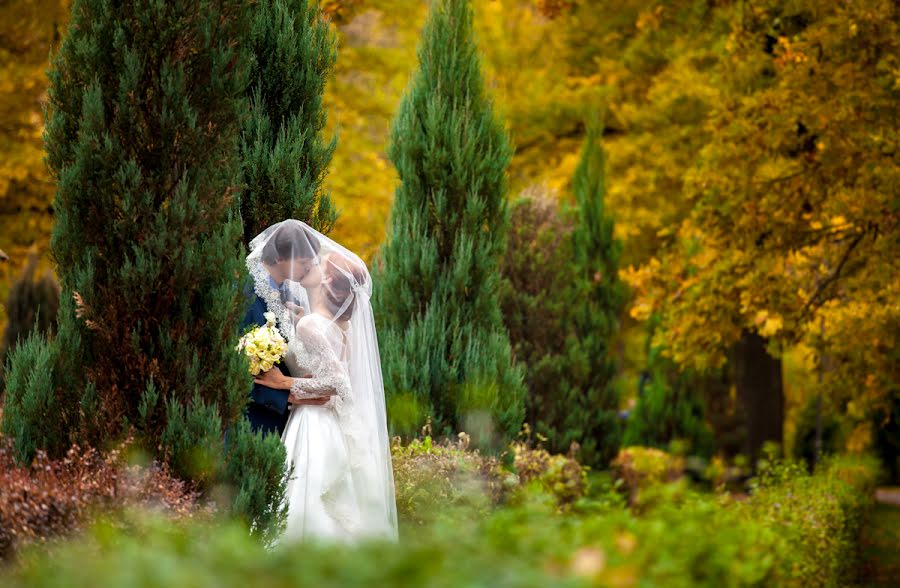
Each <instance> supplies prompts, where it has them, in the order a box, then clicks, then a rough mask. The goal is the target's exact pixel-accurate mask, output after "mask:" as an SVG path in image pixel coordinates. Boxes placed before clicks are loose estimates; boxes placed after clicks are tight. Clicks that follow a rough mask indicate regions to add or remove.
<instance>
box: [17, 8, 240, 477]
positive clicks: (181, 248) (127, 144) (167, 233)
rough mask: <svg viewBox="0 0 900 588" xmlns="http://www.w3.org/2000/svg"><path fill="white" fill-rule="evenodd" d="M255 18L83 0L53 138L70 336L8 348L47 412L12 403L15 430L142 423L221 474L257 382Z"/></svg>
mask: <svg viewBox="0 0 900 588" xmlns="http://www.w3.org/2000/svg"><path fill="white" fill-rule="evenodd" d="M246 19H247V10H246V6H245V3H244V2H242V1H239V0H208V1H193V0H192V1H187V0H173V1H170V2H149V3H147V2H112V1H109V0H78V1H76V2H75V3H74V5H73V14H72V19H71V21H70V26H69V31H68V34H67V36H66V38H65V41H64V42H63V44H62V46H61V48H60V50H59V52H58V53H57V54H56V55H55V56H54V57H53V59H52V68H51V70H50V83H51V87H50V91H49V104H48V113H47V115H48V120H47V127H46V136H45V142H46V148H47V159H48V163H49V167H50V169H51V171H52V173H53V175H54V176H55V179H56V180H57V183H58V189H57V194H56V200H55V203H54V210H55V211H56V215H57V218H56V224H55V226H54V229H53V236H52V252H53V256H54V258H55V261H56V263H57V266H58V274H59V277H60V283H61V288H62V297H61V306H60V313H59V331H58V334H57V336H56V337H55V338H54V339H53V341H52V343H50V344H44V346H45V347H46V349H44V350H43V351H41V350H40V349H32V347H40V346H41V345H40V343H41V341H40V340H33V341H32V344H31V345H29V346H26V347H25V348H24V349H23V350H22V353H21V354H16V355H17V356H20V357H15V356H14V357H13V361H12V362H11V364H12V374H11V375H10V381H11V382H12V381H16V382H23V384H22V385H18V384H17V385H14V386H13V385H11V386H10V387H9V389H8V394H9V395H10V396H15V397H18V398H20V399H21V400H24V399H27V398H32V400H30V401H29V405H31V406H36V405H40V404H41V403H42V402H43V403H45V404H46V405H47V406H49V407H50V409H49V411H48V412H47V413H46V414H45V416H44V418H43V421H42V422H39V423H36V422H33V421H34V419H32V420H31V421H27V422H24V424H23V423H19V422H16V420H17V419H18V418H19V416H18V415H20V413H17V412H16V411H13V414H6V413H5V414H4V421H7V420H8V419H9V420H10V422H9V423H7V422H4V428H5V429H7V430H8V429H11V430H22V429H23V426H24V427H29V426H30V427H37V426H39V427H45V428H46V427H53V428H56V429H57V430H56V431H55V432H53V434H52V435H51V434H50V433H49V432H44V433H42V435H43V436H44V437H46V438H48V439H49V440H48V441H47V442H46V443H36V444H35V445H36V446H38V447H40V446H43V447H44V448H45V449H48V450H50V451H51V452H53V453H60V452H62V451H64V450H65V448H66V445H67V444H68V442H71V441H73V440H77V441H79V442H85V441H86V442H89V443H91V444H93V445H99V446H104V445H106V444H108V443H109V442H111V441H114V440H116V439H117V438H119V437H121V436H122V435H124V434H125V433H126V431H128V430H134V432H135V433H136V435H137V438H138V440H139V442H140V443H141V444H142V445H143V448H144V449H145V450H146V451H147V452H148V453H149V454H150V455H151V456H158V457H163V458H165V459H167V460H168V461H169V463H170V464H172V465H173V466H174V467H175V469H176V473H177V474H178V475H180V476H182V477H185V478H189V479H193V480H194V481H197V482H200V483H201V484H202V483H204V482H208V481H209V480H210V479H211V478H212V474H210V473H209V472H210V470H216V469H217V468H218V467H219V466H217V465H216V464H219V463H221V457H220V453H221V451H222V447H221V443H222V430H223V425H224V424H228V423H230V422H233V421H234V420H235V419H236V418H237V417H238V416H239V415H240V414H241V411H242V409H243V406H244V403H245V400H246V393H247V387H248V375H247V371H246V362H245V360H244V359H243V358H242V357H241V356H240V355H239V354H237V353H235V351H234V344H235V341H236V340H237V335H238V333H237V328H238V324H239V323H240V320H241V317H242V315H243V312H244V303H245V302H244V298H243V294H242V288H241V281H242V279H241V275H242V272H243V269H242V268H243V259H242V258H243V255H242V251H241V247H240V239H241V225H240V222H239V220H238V215H237V208H236V205H237V203H236V201H235V200H236V190H235V186H236V185H237V183H238V180H239V175H240V165H239V164H240V160H239V157H238V154H239V150H238V141H239V138H240V125H241V121H242V116H243V114H244V113H245V112H246V110H247V101H246V74H247V69H248V63H249V58H248V56H247V54H246V52H245V51H244V49H243V48H242V45H243V43H242V37H243V36H245V35H246V31H247V20H246ZM26 354H30V355H31V356H33V358H34V359H31V360H28V358H27V357H25V355H26ZM45 356H46V357H45ZM36 359H40V360H41V361H40V362H38V361H35V360H36ZM26 360H27V361H26ZM37 369H41V370H44V372H43V374H41V375H40V377H39V376H38V375H37V374H32V375H31V376H29V375H28V374H20V373H17V372H18V371H20V370H32V371H34V370H37ZM51 374H52V380H53V386H46V385H43V384H45V383H46V380H45V378H47V377H49V376H50V375H51ZM38 380H40V381H41V382H42V383H43V384H42V385H40V386H38V385H37V384H32V383H33V382H37V381H38ZM37 394H40V395H43V396H42V398H40V399H39V400H40V402H38V401H36V400H34V399H33V397H34V396H35V395H37ZM15 402H19V400H15V401H14V403H15ZM25 416H27V414H26V415H25ZM32 438H36V435H32ZM24 457H26V458H27V455H26V456H24Z"/></svg>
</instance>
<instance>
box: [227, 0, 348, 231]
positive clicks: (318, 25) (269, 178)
mask: <svg viewBox="0 0 900 588" xmlns="http://www.w3.org/2000/svg"><path fill="white" fill-rule="evenodd" d="M248 45H249V49H250V50H251V51H252V52H253V54H254V55H255V60H254V62H253V65H252V68H251V71H250V85H249V86H248V92H249V96H250V116H249V117H248V118H247V119H246V121H245V124H244V128H243V133H244V134H243V139H242V142H241V160H242V166H243V170H242V171H243V180H244V184H245V185H244V188H243V192H242V196H241V219H242V222H243V230H244V241H245V242H249V241H250V240H251V239H252V238H253V237H255V236H256V235H258V234H259V233H261V232H262V230H263V229H265V228H266V227H268V226H271V225H273V224H275V223H276V222H279V221H282V220H284V219H286V218H295V219H298V220H302V221H305V222H308V223H309V224H311V225H312V226H314V227H315V228H317V229H319V230H320V231H323V232H328V231H329V230H330V229H331V228H332V227H333V226H334V223H335V220H336V219H337V212H336V210H335V208H334V206H333V204H332V202H331V199H330V198H329V195H328V193H327V192H326V191H325V189H324V188H323V187H322V183H323V181H324V179H325V175H326V173H327V168H328V163H329V162H330V161H331V155H332V153H333V152H334V148H335V145H336V142H335V140H334V139H332V140H330V141H326V140H325V139H324V138H323V136H322V130H323V129H324V128H325V119H326V116H325V110H324V108H323V106H322V93H323V91H324V89H325V81H326V78H327V76H328V74H329V73H330V72H331V70H332V69H333V67H334V62H335V55H336V53H335V38H334V34H333V33H332V31H331V28H330V27H329V26H328V23H327V22H326V21H325V20H324V19H323V17H322V14H321V12H320V10H319V7H318V5H317V4H316V3H315V2H310V1H308V0H260V2H258V3H256V4H255V6H254V10H253V17H252V26H251V28H250V35H249V43H248Z"/></svg>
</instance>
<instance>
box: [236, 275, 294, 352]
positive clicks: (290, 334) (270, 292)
mask: <svg viewBox="0 0 900 588" xmlns="http://www.w3.org/2000/svg"><path fill="white" fill-rule="evenodd" d="M247 270H249V272H250V277H251V278H253V291H254V292H256V295H257V296H258V297H259V298H260V299H262V301H263V302H265V303H266V308H267V309H268V310H269V312H271V313H272V314H274V315H275V322H276V324H277V325H278V330H279V331H280V332H281V336H282V337H284V339H285V341H291V340H293V339H294V323H293V321H292V320H291V313H290V311H289V310H288V309H287V307H286V306H285V305H284V302H282V300H281V295H280V294H279V293H278V290H276V289H275V288H273V287H272V286H270V285H269V272H268V271H266V268H265V266H263V264H262V259H260V258H258V257H248V258H247ZM288 287H290V285H289V286H288Z"/></svg>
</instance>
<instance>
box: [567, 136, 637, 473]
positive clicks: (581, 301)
mask: <svg viewBox="0 0 900 588" xmlns="http://www.w3.org/2000/svg"><path fill="white" fill-rule="evenodd" d="M599 135H600V133H599V128H598V126H597V125H596V124H592V125H590V126H589V129H588V134H587V137H586V139H585V143H584V147H583V149H582V152H581V159H580V161H579V163H578V167H577V168H576V169H575V176H574V177H573V179H572V189H573V191H574V193H575V203H576V218H577V220H576V223H575V229H574V231H573V232H572V246H573V250H574V263H575V268H576V272H577V277H576V281H575V285H576V289H577V291H576V293H575V306H574V310H575V312H574V316H573V317H572V327H573V328H572V333H573V334H574V339H572V340H571V341H570V345H569V349H568V350H567V355H568V357H569V362H570V363H571V365H572V367H571V368H570V369H571V376H570V380H571V381H572V386H571V388H570V389H569V390H568V391H567V392H566V394H565V395H564V398H565V399H566V401H565V402H566V404H567V405H568V406H564V407H563V411H564V417H563V418H562V419H561V423H562V426H561V428H560V431H564V432H565V433H564V435H565V436H567V437H571V438H572V440H576V439H579V438H580V439H583V441H581V443H582V454H583V458H584V459H585V461H588V462H590V463H598V464H599V463H603V464H605V462H606V461H608V460H609V459H611V458H612V457H613V456H614V455H615V453H616V451H617V449H618V445H619V441H620V439H621V426H620V423H619V418H618V409H619V395H618V392H617V390H616V388H615V386H614V382H613V379H614V378H615V376H616V373H617V366H616V362H615V360H614V358H613V352H612V347H613V341H614V340H615V338H616V336H617V334H618V330H619V320H620V317H621V316H622V312H623V310H624V307H625V302H626V297H627V292H626V289H625V285H624V284H623V283H622V282H621V281H620V280H619V258H620V256H621V254H622V243H621V242H620V241H619V240H618V239H616V237H615V235H614V234H613V230H614V226H615V223H614V221H613V218H612V216H611V215H610V214H609V212H608V211H607V210H606V202H605V198H606V157H605V155H604V152H603V148H602V146H601V145H600V141H599Z"/></svg>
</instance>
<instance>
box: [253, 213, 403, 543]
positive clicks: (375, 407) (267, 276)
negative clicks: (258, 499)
mask: <svg viewBox="0 0 900 588" xmlns="http://www.w3.org/2000/svg"><path fill="white" fill-rule="evenodd" d="M250 249H251V252H250V255H249V256H248V257H247V266H248V268H249V269H250V274H251V276H253V279H254V287H255V289H256V291H257V294H258V295H260V296H261V297H262V298H263V300H265V302H266V305H267V307H268V310H269V311H270V312H273V313H274V314H275V316H276V319H277V322H278V326H279V329H280V331H281V332H282V335H283V336H284V337H285V339H286V340H287V342H288V351H287V357H286V359H285V363H286V364H287V368H288V371H289V372H290V374H291V376H287V375H284V374H283V373H282V372H281V371H279V370H278V369H272V370H269V371H268V372H265V373H264V374H260V375H259V377H258V378H257V379H256V383H258V384H263V385H265V386H268V387H270V388H275V389H280V390H289V391H290V401H291V403H292V408H291V413H290V416H289V417H288V422H287V425H286V427H285V430H284V433H283V435H282V437H281V440H282V442H283V443H284V445H285V448H286V450H287V461H288V466H289V468H293V475H292V477H291V478H290V479H289V480H288V484H287V492H286V500H287V507H288V516H287V526H286V528H285V532H284V535H283V537H282V539H281V540H290V539H318V540H334V541H352V540H354V539H361V538H385V539H396V538H397V514H396V505H395V502H394V480H393V473H392V469H391V455H390V446H389V442H388V434H387V421H386V415H385V403H384V385H383V382H382V377H381V362H380V358H379V354H378V340H377V338H376V334H375V322H374V318H373V314H372V305H371V303H370V299H369V297H370V296H371V293H372V280H371V277H370V276H369V273H368V271H367V270H366V266H365V264H364V263H363V262H362V260H361V259H359V257H357V256H356V255H354V254H353V253H352V252H350V251H349V250H347V249H345V248H344V247H342V246H340V245H338V244H337V243H335V242H334V241H332V240H331V239H329V238H327V237H325V236H324V235H322V234H321V233H319V232H317V231H315V230H314V229H312V228H311V227H309V226H308V225H306V224H305V223H302V222H299V221H295V220H286V221H282V222H280V223H278V224H276V225H273V226H272V227H269V228H268V229H266V230H265V231H264V232H263V233H262V234H260V235H259V236H257V237H256V238H255V239H253V241H251V242H250ZM296 251H315V252H317V255H316V256H315V257H314V258H313V259H312V263H305V264H304V263H287V264H283V265H282V266H281V267H282V271H281V275H280V276H279V277H281V278H284V279H282V283H281V286H278V285H277V283H276V282H275V281H273V280H272V277H271V269H272V268H271V267H270V266H271V264H272V263H273V262H272V260H276V259H287V260H291V259H294V258H295V257H297V256H295V255H293V254H292V252H296ZM267 260H268V261H267ZM285 268H286V269H285ZM285 273H287V274H288V275H287V276H285V275H284V274H285ZM297 376H303V377H297ZM315 399H320V400H321V401H322V402H323V403H322V404H318V405H317V404H315V403H310V400H315ZM326 400H327V402H326Z"/></svg>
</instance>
